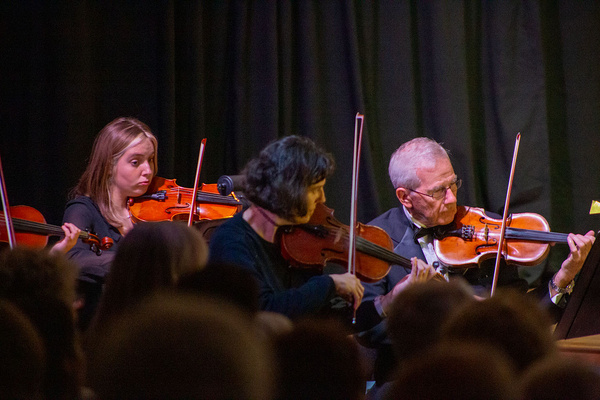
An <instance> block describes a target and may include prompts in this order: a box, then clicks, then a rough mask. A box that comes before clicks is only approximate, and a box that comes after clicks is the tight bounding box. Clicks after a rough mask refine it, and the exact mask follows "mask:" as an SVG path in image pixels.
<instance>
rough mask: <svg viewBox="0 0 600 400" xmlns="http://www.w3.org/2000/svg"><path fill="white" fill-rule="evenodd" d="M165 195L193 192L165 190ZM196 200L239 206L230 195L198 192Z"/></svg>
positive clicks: (190, 193) (237, 201)
mask: <svg viewBox="0 0 600 400" xmlns="http://www.w3.org/2000/svg"><path fill="white" fill-rule="evenodd" d="M166 193H167V195H170V194H189V195H192V194H193V192H192V191H191V190H188V189H186V190H179V189H167V190H166ZM197 199H198V200H208V201H211V202H214V203H221V204H226V205H239V204H240V202H239V200H237V199H236V198H235V197H233V196H232V195H230V194H228V195H226V196H223V195H221V194H217V193H210V192H198V195H197Z"/></svg>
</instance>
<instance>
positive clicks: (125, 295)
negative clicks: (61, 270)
mask: <svg viewBox="0 0 600 400" xmlns="http://www.w3.org/2000/svg"><path fill="white" fill-rule="evenodd" d="M207 259H208V246H207V245H206V242H205V241H204V238H203V237H202V235H201V234H200V233H199V232H198V231H197V230H195V229H193V228H190V227H188V226H187V225H186V224H185V223H182V222H171V221H162V222H146V223H140V224H136V225H135V226H134V227H133V229H132V230H131V231H130V232H129V233H128V234H127V236H125V237H124V238H123V239H122V240H121V242H120V244H119V248H118V249H117V253H116V254H115V258H114V260H113V263H112V265H111V269H110V272H109V273H108V277H107V280H106V285H105V288H104V293H103V294H102V298H101V300H100V304H99V306H98V311H97V314H96V317H95V320H93V321H92V324H93V326H92V327H95V326H96V327H97V325H102V324H104V322H105V320H106V319H107V318H109V317H111V316H113V315H115V314H119V313H120V312H122V311H123V310H124V309H125V308H126V307H128V306H131V305H133V304H135V303H137V302H138V301H139V300H140V299H141V298H143V297H144V296H146V295H148V294H150V293H152V292H153V291H155V290H157V289H163V288H169V287H174V286H175V284H176V283H177V280H178V279H179V277H180V276H181V275H182V274H184V273H188V272H192V271H196V270H199V269H202V268H204V266H205V265H206V262H207Z"/></svg>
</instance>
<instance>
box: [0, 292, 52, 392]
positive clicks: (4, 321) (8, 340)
mask: <svg viewBox="0 0 600 400" xmlns="http://www.w3.org/2000/svg"><path fill="white" fill-rule="evenodd" d="M44 372H45V348H44V344H43V341H42V338H41V336H40V335H39V333H38V332H37V329H36V328H35V327H34V325H33V324H32V323H31V321H29V318H28V317H27V316H25V314H23V312H22V311H21V310H19V309H18V308H17V307H16V306H15V305H13V304H12V303H10V302H9V301H6V300H0V398H2V399H15V400H18V399H23V400H25V399H27V400H29V399H41V398H42V397H41V395H42V382H43V379H44Z"/></svg>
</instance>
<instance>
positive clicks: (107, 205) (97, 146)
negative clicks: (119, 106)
mask: <svg viewBox="0 0 600 400" xmlns="http://www.w3.org/2000/svg"><path fill="white" fill-rule="evenodd" d="M144 139H149V140H150V141H151V142H152V146H154V153H156V152H157V148H158V143H157V141H156V137H155V136H154V135H153V134H152V131H151V130H150V128H149V127H148V125H146V124H144V123H143V122H141V121H139V120H138V119H135V118H129V117H121V118H117V119H115V120H113V121H111V122H110V123H108V124H107V125H106V126H105V127H104V128H102V130H101V131H100V132H99V133H98V136H96V139H95V141H94V146H93V147H92V153H91V155H90V159H89V161H88V165H87V168H86V170H85V172H84V173H83V175H81V178H80V179H79V182H78V183H77V186H75V188H74V189H73V190H72V192H71V197H75V196H88V197H90V198H91V199H92V200H93V201H94V202H95V203H96V204H97V205H98V207H99V208H100V212H101V213H102V216H103V217H104V218H105V219H106V220H107V221H108V222H109V223H110V224H111V225H113V226H115V227H117V228H119V227H121V226H122V222H121V221H120V218H119V216H118V211H117V210H115V207H114V205H113V204H112V201H111V190H110V189H111V185H112V178H113V176H114V173H115V168H116V165H117V162H118V161H119V159H120V158H121V157H122V156H123V154H124V153H125V152H126V151H127V150H128V149H129V148H131V147H132V146H135V145H137V144H138V143H140V142H141V141H142V140H144ZM152 163H153V166H154V172H153V173H154V174H156V170H157V168H158V164H157V161H156V157H154V159H153V161H152Z"/></svg>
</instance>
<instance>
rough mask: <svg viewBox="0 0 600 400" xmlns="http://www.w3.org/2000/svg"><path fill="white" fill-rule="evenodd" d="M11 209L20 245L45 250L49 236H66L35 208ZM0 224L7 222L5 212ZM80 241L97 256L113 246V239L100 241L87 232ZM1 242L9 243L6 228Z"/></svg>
mask: <svg viewBox="0 0 600 400" xmlns="http://www.w3.org/2000/svg"><path fill="white" fill-rule="evenodd" d="M9 209H10V214H11V216H12V225H13V227H14V230H15V239H16V243H17V244H18V245H25V246H29V247H33V248H43V247H45V246H46V245H47V244H48V236H64V232H63V230H62V228H61V227H60V226H56V225H49V224H47V223H46V220H45V219H44V216H43V215H42V213H40V212H39V211H38V210H36V209H35V208H33V207H29V206H12V207H10V208H9ZM0 222H1V223H2V224H4V222H5V221H4V212H3V211H0ZM79 239H81V240H82V241H83V242H84V243H88V244H89V245H90V248H91V249H92V251H94V252H95V253H96V254H100V252H101V250H106V249H109V248H110V247H111V246H112V245H113V240H112V239H111V238H109V237H105V238H103V239H102V240H100V239H99V238H98V236H96V235H94V234H91V233H89V232H85V231H82V232H80V233H79ZM0 242H3V243H7V242H8V233H7V231H6V229H5V228H4V227H3V228H2V229H0Z"/></svg>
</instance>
